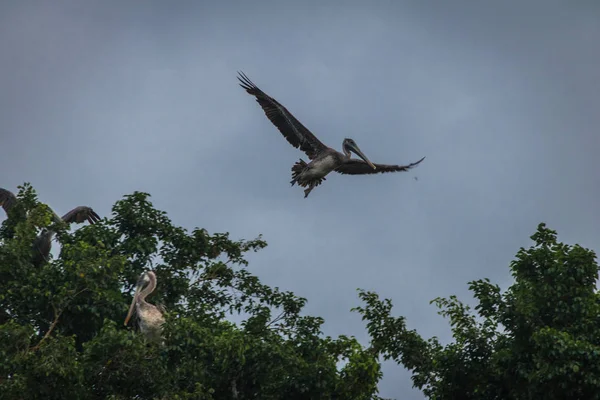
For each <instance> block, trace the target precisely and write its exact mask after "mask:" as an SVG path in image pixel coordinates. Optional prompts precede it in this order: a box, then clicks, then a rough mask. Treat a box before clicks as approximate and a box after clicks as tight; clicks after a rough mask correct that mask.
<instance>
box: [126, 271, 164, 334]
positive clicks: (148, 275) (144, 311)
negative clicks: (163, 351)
mask: <svg viewBox="0 0 600 400" xmlns="http://www.w3.org/2000/svg"><path fill="white" fill-rule="evenodd" d="M154 289H156V274H155V273H154V272H153V271H146V272H144V273H143V274H142V275H140V278H139V279H138V281H137V284H136V285H135V294H134V295H133V300H131V305H130V306H129V312H128V313H127V317H126V318H125V322H124V323H123V325H125V326H127V323H128V322H129V320H130V319H131V316H132V315H133V311H134V308H135V311H136V314H137V316H138V321H139V326H140V331H141V332H142V334H143V335H144V336H146V338H147V339H148V340H149V341H152V342H158V341H160V339H161V336H162V325H163V324H164V323H165V318H164V317H163V313H162V312H161V310H159V308H158V307H157V306H155V305H154V304H150V303H148V302H147V301H146V297H147V296H148V295H149V294H150V293H152V292H153V291H154ZM163 311H164V310H163Z"/></svg>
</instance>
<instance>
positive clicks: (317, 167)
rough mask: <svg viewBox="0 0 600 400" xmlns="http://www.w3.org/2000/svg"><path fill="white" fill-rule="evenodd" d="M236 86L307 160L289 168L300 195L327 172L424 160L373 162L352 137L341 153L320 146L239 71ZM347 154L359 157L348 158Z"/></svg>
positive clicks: (378, 169) (374, 169)
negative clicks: (301, 189)
mask: <svg viewBox="0 0 600 400" xmlns="http://www.w3.org/2000/svg"><path fill="white" fill-rule="evenodd" d="M238 80H239V81H240V86H241V87H242V88H243V89H244V90H245V91H246V92H247V93H248V94H251V95H252V96H254V97H255V98H256V101H257V102H258V104H259V105H260V106H261V108H262V109H263V111H264V113H265V115H266V116H267V118H268V119H269V121H271V123H273V125H275V127H277V129H278V130H279V132H281V134H282V135H283V137H284V138H285V139H286V140H287V141H288V142H289V143H290V144H291V145H292V146H294V147H295V148H297V149H300V150H302V151H303V152H304V153H306V155H307V156H308V158H309V159H310V160H311V161H310V162H309V163H306V162H305V161H304V160H302V159H300V161H299V162H297V163H295V164H294V166H293V167H292V181H291V182H290V183H291V184H292V186H294V184H296V183H297V184H298V185H300V186H302V187H305V188H306V189H305V190H304V197H305V198H306V197H308V195H309V193H310V192H311V191H312V190H313V189H314V188H315V187H316V186H318V185H320V184H321V183H322V182H323V181H324V180H325V176H326V175H327V174H329V173H330V172H331V171H336V172H339V173H341V174H347V175H362V174H376V173H383V172H399V171H407V170H409V169H410V168H413V167H415V166H416V165H418V164H419V163H420V162H421V161H423V160H424V159H425V157H423V158H422V159H420V160H419V161H417V162H414V163H411V164H408V165H386V164H373V163H372V162H371V161H370V160H369V159H368V158H367V156H365V155H364V153H363V152H362V151H361V150H360V148H359V147H358V145H357V144H356V143H355V142H354V140H352V139H348V138H346V139H344V142H343V143H342V149H343V152H344V153H343V154H342V153H340V152H338V151H336V150H334V149H332V148H331V147H328V146H326V145H324V144H323V143H322V142H321V141H320V140H319V139H318V138H317V137H316V136H315V135H314V134H313V133H312V132H311V131H309V130H308V128H306V127H305V126H304V125H302V124H301V123H300V121H298V120H297V119H296V117H294V116H293V115H292V113H290V112H289V111H288V110H287V108H285V107H284V106H283V105H281V103H279V102H278V101H277V100H275V99H274V98H272V97H271V96H269V95H267V94H266V93H265V92H263V91H262V90H260V89H259V88H258V86H256V85H255V84H254V83H253V82H252V81H251V80H250V79H249V78H248V77H247V76H246V75H245V74H244V73H243V72H239V76H238ZM351 153H354V154H356V155H357V156H359V157H360V158H362V160H357V159H352V158H350V157H351Z"/></svg>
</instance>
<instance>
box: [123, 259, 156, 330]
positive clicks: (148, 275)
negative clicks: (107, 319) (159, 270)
mask: <svg viewBox="0 0 600 400" xmlns="http://www.w3.org/2000/svg"><path fill="white" fill-rule="evenodd" d="M152 278H154V279H155V280H156V275H155V274H154V272H152V271H146V272H144V273H143V274H142V275H140V278H139V279H138V281H137V283H136V284H135V293H134V295H133V300H131V305H130V306H129V312H128V313H127V317H126V318H125V322H124V323H123V325H127V323H128V322H129V319H130V318H131V315H132V314H133V308H134V307H135V304H136V303H137V301H138V298H139V297H140V292H141V291H142V289H143V288H144V286H146V285H148V284H150V282H152Z"/></svg>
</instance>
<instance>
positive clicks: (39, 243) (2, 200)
mask: <svg viewBox="0 0 600 400" xmlns="http://www.w3.org/2000/svg"><path fill="white" fill-rule="evenodd" d="M15 204H17V197H16V196H15V195H14V194H13V193H12V192H11V191H10V190H6V189H2V188H0V205H2V208H4V211H6V214H7V215H8V212H9V210H10V209H11V208H12V207H14V206H15ZM50 211H52V219H53V221H54V222H61V221H62V222H66V223H67V224H72V223H77V224H80V223H82V222H84V221H86V220H87V221H88V222H89V223H90V224H94V223H96V222H98V221H100V216H99V215H98V214H96V212H95V211H94V210H93V209H92V208H91V207H87V206H79V207H75V208H74V209H72V210H71V211H69V212H68V213H66V214H65V215H63V216H62V218H61V217H59V216H58V215H57V214H56V213H55V212H54V210H52V209H50ZM54 235H56V231H55V230H54V229H49V228H44V229H43V230H42V232H41V233H40V234H39V235H38V236H37V237H36V239H35V241H34V243H33V248H34V257H33V263H34V264H35V265H38V266H39V265H40V264H41V263H42V262H44V261H47V260H48V257H49V256H50V250H51V249H52V239H53V238H54Z"/></svg>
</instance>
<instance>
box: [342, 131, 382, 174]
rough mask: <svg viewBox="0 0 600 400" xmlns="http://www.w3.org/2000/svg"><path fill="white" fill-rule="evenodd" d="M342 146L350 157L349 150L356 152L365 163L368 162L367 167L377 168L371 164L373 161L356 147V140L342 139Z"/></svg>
mask: <svg viewBox="0 0 600 400" xmlns="http://www.w3.org/2000/svg"><path fill="white" fill-rule="evenodd" d="M342 147H343V148H344V153H345V154H346V155H347V156H348V157H350V152H353V153H354V154H356V155H357V156H359V157H360V158H362V159H363V160H365V162H366V163H367V164H369V167H371V168H373V169H377V168H376V167H375V165H373V163H372V162H371V161H370V160H369V159H368V158H367V156H365V155H364V154H363V152H362V151H361V150H360V148H359V147H358V145H357V144H356V142H355V141H354V140H352V139H348V138H346V139H344V143H342Z"/></svg>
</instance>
